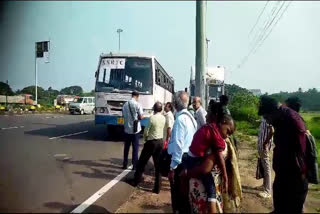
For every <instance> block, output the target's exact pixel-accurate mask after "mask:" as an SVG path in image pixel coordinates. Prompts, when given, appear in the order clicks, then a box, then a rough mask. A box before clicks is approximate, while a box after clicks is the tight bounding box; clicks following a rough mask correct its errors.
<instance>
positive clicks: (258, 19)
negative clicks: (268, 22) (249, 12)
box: [248, 0, 269, 37]
mask: <svg viewBox="0 0 320 214" xmlns="http://www.w3.org/2000/svg"><path fill="white" fill-rule="evenodd" d="M268 3H269V0H268V1H267V2H266V3H265V5H264V7H263V9H262V10H261V12H260V14H259V16H258V18H257V20H256V23H255V24H254V25H253V27H252V28H251V30H250V32H249V34H248V37H250V35H251V33H252V31H253V30H254V28H255V27H256V26H257V24H258V22H259V21H260V18H261V15H262V14H263V12H264V10H265V9H266V7H267V5H268Z"/></svg>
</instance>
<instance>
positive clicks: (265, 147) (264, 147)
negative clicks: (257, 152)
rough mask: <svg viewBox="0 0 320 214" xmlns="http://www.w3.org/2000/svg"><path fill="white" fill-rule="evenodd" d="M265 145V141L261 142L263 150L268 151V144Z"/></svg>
mask: <svg viewBox="0 0 320 214" xmlns="http://www.w3.org/2000/svg"><path fill="white" fill-rule="evenodd" d="M267 145H268V144H266V143H265V144H263V150H264V151H268V146H267Z"/></svg>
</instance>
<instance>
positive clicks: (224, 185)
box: [222, 178, 228, 193]
mask: <svg viewBox="0 0 320 214" xmlns="http://www.w3.org/2000/svg"><path fill="white" fill-rule="evenodd" d="M222 183H223V184H222V188H223V192H224V193H228V178H224V179H223V181H222Z"/></svg>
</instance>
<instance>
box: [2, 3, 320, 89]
mask: <svg viewBox="0 0 320 214" xmlns="http://www.w3.org/2000/svg"><path fill="white" fill-rule="evenodd" d="M265 4H266V2H264V1H256V2H254V1H250V2H249V1H248V2H246V1H236V2H231V1H208V2H207V13H206V20H207V22H206V35H207V38H208V39H210V40H211V41H210V43H209V48H208V65H209V66H215V65H222V66H224V67H225V68H226V83H229V84H237V85H239V86H241V87H245V88H248V89H261V90H262V92H268V93H276V92H279V91H289V92H291V91H297V90H298V88H299V87H301V88H302V89H303V90H308V89H309V88H317V89H319V90H320V81H319V80H320V72H319V71H318V68H319V65H320V60H319V59H320V40H319V39H318V38H319V37H320V28H319V26H320V13H319V12H318V11H320V2H316V1H315V2H304V1H294V2H291V4H290V5H289V7H288V9H287V10H286V11H285V12H284V14H283V16H282V17H281V19H280V20H279V22H278V23H277V25H276V26H275V27H274V29H273V30H272V32H271V33H270V35H269V36H268V37H267V38H266V40H265V41H264V43H263V44H262V46H261V47H260V48H259V49H258V50H257V51H256V52H255V53H254V54H252V55H250V57H249V58H248V60H247V61H246V62H245V63H244V64H243V65H241V61H242V60H243V58H244V57H245V56H246V55H247V54H248V53H249V51H250V50H251V46H250V45H252V44H253V42H252V41H254V40H253V39H254V38H255V35H259V33H260V32H261V29H262V28H263V26H264V25H263V24H264V23H265V21H266V20H267V18H268V17H269V14H270V13H271V12H272V9H273V7H275V6H276V5H277V4H281V3H279V2H276V1H273V2H269V3H268V4H267V6H266V9H265V12H264V13H263V14H262V15H261V17H260V19H259V22H258V23H257V25H256V27H255V28H254V29H253V31H252V33H251V34H250V33H249V32H250V31H251V29H252V28H253V26H254V25H255V23H256V21H257V19H258V17H259V14H260V12H261V11H262V8H263V7H264V6H265ZM284 8H285V6H284V7H283V9H284ZM279 14H280V13H279ZM278 17H279V16H278ZM195 18H196V2H195V1H176V2H175V1H162V2H157V1H108V2H105V1H98V2H92V1H90V2H89V1H80V2H72V1H56V2H55V1H25V2H24V1H13V2H5V3H3V2H1V3H0V35H1V39H0V81H3V82H5V81H7V80H8V82H9V85H10V86H11V88H13V89H14V90H17V89H22V88H24V87H26V86H29V85H34V82H35V58H34V54H35V53H34V46H35V42H36V41H43V40H50V63H44V61H43V60H41V59H39V60H38V84H39V86H41V87H43V88H45V89H47V88H48V87H52V88H53V89H58V90H60V89H62V88H64V87H67V86H71V85H80V86H81V87H82V88H83V89H84V91H91V90H92V89H93V88H94V84H95V78H94V72H95V71H96V69H97V65H98V59H99V55H100V54H101V53H109V52H110V51H112V52H117V51H118V34H117V33H116V30H117V29H118V28H121V29H123V32H122V33H121V52H125V53H128V52H130V53H135V52H139V53H140V52H142V53H146V54H150V55H154V56H156V58H157V59H158V61H159V62H160V64H161V65H162V66H163V67H164V68H165V69H166V71H167V72H168V73H169V74H170V75H171V76H173V77H174V79H175V84H176V86H175V89H176V90H179V89H184V88H185V87H188V86H189V85H188V84H189V79H190V68H191V66H192V65H194V64H195V44H196V42H195V38H196V37H195V27H196V25H195V24H196V19H195ZM238 65H241V66H240V67H239V66H238Z"/></svg>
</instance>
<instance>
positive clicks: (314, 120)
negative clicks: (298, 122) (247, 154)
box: [236, 112, 320, 166]
mask: <svg viewBox="0 0 320 214" xmlns="http://www.w3.org/2000/svg"><path fill="white" fill-rule="evenodd" d="M301 116H302V117H303V119H304V120H305V122H306V126H307V129H308V130H310V132H311V134H312V135H313V137H314V138H315V140H316V144H317V152H318V164H319V166H320V112H306V113H301ZM236 127H237V130H238V131H239V132H242V133H243V134H246V135H251V136H258V133H259V123H252V122H248V121H236Z"/></svg>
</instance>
